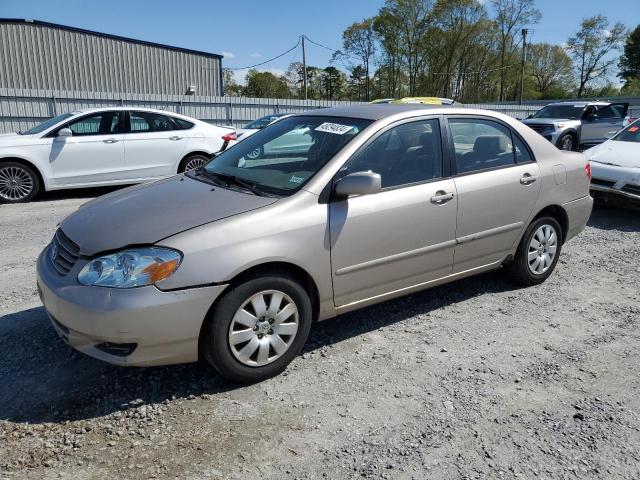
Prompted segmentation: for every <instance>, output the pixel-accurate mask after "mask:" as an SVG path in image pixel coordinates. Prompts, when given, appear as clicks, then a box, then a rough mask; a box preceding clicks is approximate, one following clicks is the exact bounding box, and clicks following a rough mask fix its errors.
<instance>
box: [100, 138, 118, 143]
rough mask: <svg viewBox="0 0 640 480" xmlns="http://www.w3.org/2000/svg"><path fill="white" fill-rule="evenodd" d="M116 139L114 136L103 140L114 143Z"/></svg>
mask: <svg viewBox="0 0 640 480" xmlns="http://www.w3.org/2000/svg"><path fill="white" fill-rule="evenodd" d="M117 141H118V140H117V139H115V138H107V139H106V140H103V142H104V143H116V142H117Z"/></svg>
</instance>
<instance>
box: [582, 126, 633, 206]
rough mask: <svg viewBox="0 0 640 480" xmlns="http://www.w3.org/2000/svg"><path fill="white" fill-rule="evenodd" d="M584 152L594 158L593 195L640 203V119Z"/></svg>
mask: <svg viewBox="0 0 640 480" xmlns="http://www.w3.org/2000/svg"><path fill="white" fill-rule="evenodd" d="M584 154H585V155H586V156H587V158H588V159H589V161H590V162H591V173H592V178H591V192H592V195H593V197H594V198H596V199H599V200H603V201H605V202H611V203H616V204H620V205H627V206H640V120H636V121H635V122H633V123H632V124H631V125H629V126H628V127H627V128H625V129H623V130H621V131H620V132H618V133H617V134H616V135H614V136H613V137H612V138H611V139H609V140H607V141H606V142H604V143H602V144H600V145H598V146H597V147H593V148H591V149H589V150H587V151H586V152H584Z"/></svg>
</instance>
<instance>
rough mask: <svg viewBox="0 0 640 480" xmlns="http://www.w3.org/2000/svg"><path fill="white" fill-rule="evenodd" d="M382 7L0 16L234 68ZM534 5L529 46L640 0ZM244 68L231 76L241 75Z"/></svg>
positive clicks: (8, 12) (245, 5) (326, 35)
mask: <svg viewBox="0 0 640 480" xmlns="http://www.w3.org/2000/svg"><path fill="white" fill-rule="evenodd" d="M483 2H485V3H489V2H488V0H483ZM383 4H384V0H320V1H313V2H308V1H300V0H296V1H293V0H242V1H239V2H230V1H219V0H209V1H207V0H188V1H182V2H177V1H176V0H148V1H142V0H109V1H108V2H97V1H95V0H0V18H31V19H34V20H42V21H48V22H53V23H60V24H63V25H69V26H73V27H78V28H85V29H88V30H96V31H99V32H104V33H111V34H115V35H121V36H125V37H132V38H137V39H141V40H147V41H152V42H158V43H164V44H169V45H175V46H178V47H185V48H192V49H195V50H204V51H207V52H213V53H220V54H223V55H224V56H225V58H224V60H223V67H225V68H240V67H245V66H249V65H254V64H256V63H260V62H264V61H265V60H269V59H270V58H273V57H275V56H277V55H279V54H281V53H282V52H285V51H286V50H288V49H290V48H291V47H293V46H294V45H296V43H297V42H298V38H299V37H300V35H301V34H305V35H306V36H307V37H308V38H310V39H311V40H313V41H315V42H317V43H320V44H322V45H324V46H325V47H328V48H329V49H337V48H340V46H341V35H342V32H343V31H344V29H345V28H346V27H347V26H349V25H350V24H352V23H353V22H355V21H359V20H362V19H363V18H366V17H370V16H373V15H375V14H376V12H377V11H378V9H379V8H380V6H381V5H383ZM536 5H537V7H538V9H539V10H540V11H541V12H542V21H541V22H540V23H539V24H537V25H533V26H532V27H531V28H532V30H533V35H532V37H530V41H533V42H536V43H537V42H549V43H556V44H561V43H564V42H566V40H567V38H568V37H569V36H570V35H571V34H573V33H574V32H575V31H576V30H577V29H578V27H579V24H580V22H581V20H582V18H584V17H587V16H592V15H596V14H603V15H605V16H607V17H608V18H609V20H610V21H612V22H616V21H621V22H622V23H624V24H625V25H626V26H627V27H629V28H635V26H636V25H638V24H640V0H608V1H605V0H561V1H558V0H537V1H536ZM608 7H611V8H608ZM331 54H332V52H331V51H329V50H327V49H326V48H322V47H319V46H316V45H313V44H309V43H307V62H308V64H309V65H315V66H319V67H325V66H328V65H329V61H330V59H331ZM301 60H302V52H301V49H300V48H298V49H296V50H295V51H293V52H290V53H288V54H287V55H285V56H283V57H282V58H280V59H278V60H274V61H272V62H269V63H267V64H266V65H263V66H261V67H259V69H260V70H270V71H272V72H273V73H277V74H280V73H283V72H284V71H285V70H286V68H287V66H288V65H289V64H290V63H291V62H293V61H301ZM337 66H338V67H340V66H341V65H339V64H338V65H337ZM245 72H246V71H243V70H239V71H237V72H236V75H237V77H238V78H241V77H243V75H244V73H245Z"/></svg>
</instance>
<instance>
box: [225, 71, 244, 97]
mask: <svg viewBox="0 0 640 480" xmlns="http://www.w3.org/2000/svg"><path fill="white" fill-rule="evenodd" d="M222 85H223V88H224V94H225V95H226V96H228V97H239V96H241V95H242V90H243V89H242V85H239V84H238V82H236V79H235V76H234V75H233V70H229V69H224V70H222Z"/></svg>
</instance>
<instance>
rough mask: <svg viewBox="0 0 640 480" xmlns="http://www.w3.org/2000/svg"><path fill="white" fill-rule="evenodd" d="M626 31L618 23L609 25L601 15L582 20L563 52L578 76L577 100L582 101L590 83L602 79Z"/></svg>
mask: <svg viewBox="0 0 640 480" xmlns="http://www.w3.org/2000/svg"><path fill="white" fill-rule="evenodd" d="M626 34H627V32H626V29H625V27H624V25H623V24H622V23H620V22H618V23H616V24H615V25H613V26H611V25H609V20H607V17H605V16H603V15H596V16H593V17H589V18H585V19H584V20H583V21H582V24H581V25H580V30H579V31H578V32H576V34H575V35H574V36H573V37H571V38H569V41H568V42H567V50H568V51H569V53H570V54H571V56H572V57H573V58H574V60H575V62H576V68H577V70H578V76H579V82H580V83H579V86H578V97H582V95H583V93H584V91H585V88H586V87H587V85H588V84H589V83H590V82H593V81H594V80H599V79H605V78H606V76H607V74H608V73H609V70H610V68H611V67H612V66H613V65H615V63H616V60H615V58H610V57H609V56H608V55H609V53H611V52H612V51H615V50H619V49H620V47H621V44H622V41H623V40H624V38H625V37H626Z"/></svg>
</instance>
